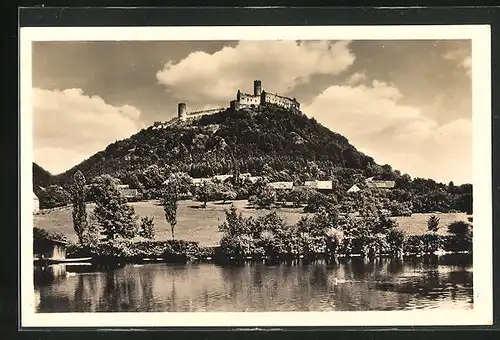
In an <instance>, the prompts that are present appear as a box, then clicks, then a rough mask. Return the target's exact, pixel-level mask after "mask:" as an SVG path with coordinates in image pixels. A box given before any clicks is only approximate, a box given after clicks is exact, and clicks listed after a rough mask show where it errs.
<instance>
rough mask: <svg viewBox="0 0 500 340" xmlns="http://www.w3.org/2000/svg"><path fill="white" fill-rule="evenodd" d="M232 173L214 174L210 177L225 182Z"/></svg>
mask: <svg viewBox="0 0 500 340" xmlns="http://www.w3.org/2000/svg"><path fill="white" fill-rule="evenodd" d="M232 177H233V175H215V176H213V177H212V180H215V181H219V182H225V181H226V180H228V179H229V178H232Z"/></svg>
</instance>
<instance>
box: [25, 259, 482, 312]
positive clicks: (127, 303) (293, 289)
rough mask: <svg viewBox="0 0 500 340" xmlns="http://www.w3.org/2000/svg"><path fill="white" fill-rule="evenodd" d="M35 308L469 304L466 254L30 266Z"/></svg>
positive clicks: (428, 306)
mask: <svg viewBox="0 0 500 340" xmlns="http://www.w3.org/2000/svg"><path fill="white" fill-rule="evenodd" d="M34 278H35V297H36V304H35V305H36V311H37V312H43V313H46V312H118V311H119V312H198V311H200V312H201V311H209V312H216V311H224V312H243V311H248V312H266V311H370V310H414V309H434V308H460V309H471V308H472V305H473V292H472V259H471V258H470V257H469V256H467V255H446V256H441V257H439V258H437V257H431V258H418V259H411V260H410V259H405V260H402V259H375V260H367V259H361V258H353V259H340V260H337V261H335V263H331V264H327V263H325V262H324V261H318V262H314V263H309V264H305V263H302V262H294V263H288V264H278V265H268V264H266V263H246V264H242V265H224V266H221V265H216V264H206V263H200V264H187V265H173V264H163V263H162V264H145V265H125V266H122V267H119V268H98V267H94V266H72V265H53V266H48V267H44V268H38V267H37V268H35V270H34Z"/></svg>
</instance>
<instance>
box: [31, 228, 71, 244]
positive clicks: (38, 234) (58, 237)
mask: <svg viewBox="0 0 500 340" xmlns="http://www.w3.org/2000/svg"><path fill="white" fill-rule="evenodd" d="M33 239H38V240H53V241H63V242H68V239H67V237H66V235H64V234H62V233H58V232H55V231H51V230H45V229H41V228H38V227H33Z"/></svg>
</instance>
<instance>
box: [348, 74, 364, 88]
mask: <svg viewBox="0 0 500 340" xmlns="http://www.w3.org/2000/svg"><path fill="white" fill-rule="evenodd" d="M365 79H366V73H364V72H356V73H353V74H351V75H350V76H349V78H347V84H349V85H354V84H359V83H361V82H362V81H363V80H365Z"/></svg>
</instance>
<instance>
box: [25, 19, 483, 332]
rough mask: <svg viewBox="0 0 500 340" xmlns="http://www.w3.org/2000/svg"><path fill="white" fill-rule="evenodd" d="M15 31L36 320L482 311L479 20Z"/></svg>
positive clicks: (30, 314)
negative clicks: (18, 40) (387, 24)
mask: <svg viewBox="0 0 500 340" xmlns="http://www.w3.org/2000/svg"><path fill="white" fill-rule="evenodd" d="M20 36H21V111H20V117H21V118H20V121H21V123H20V125H21V132H22V136H21V144H22V149H21V155H22V170H21V176H22V179H21V190H22V207H21V214H22V222H21V230H20V234H21V249H22V251H21V254H20V256H21V270H22V274H21V283H22V287H21V315H22V324H23V325H26V326H65V327H71V326H249V325H251V326H273V325H274V326H287V325H288V326H298V325H355V326H363V325H410V326H411V325H455V324H456V325H462V324H464V325H465V324H478V325H479V324H481V325H482V324H491V322H492V282H491V276H492V273H491V271H492V266H491V261H492V259H491V256H492V250H491V235H492V222H491V197H490V195H491V193H490V191H491V182H490V181H491V173H490V169H491V163H490V162H491V159H490V148H491V145H490V144H491V142H490V129H491V125H490V117H491V111H490V97H489V96H490V73H489V72H490V68H489V67H490V66H489V63H490V59H489V58H490V55H489V48H490V47H489V44H490V39H489V27H488V26H463V27H457V26H439V27H437V26H435V27H432V26H413V27H412V26H407V27H404V26H402V27H381V26H379V27H377V26H373V27H334V26H331V27H323V28H318V27H274V28H269V27H204V28H202V27H198V28H196V27H175V28H174V27H170V28H169V27H157V28H145V27H142V28H114V29H107V28H62V27H61V28H23V29H21V35H20ZM291 312H292V313H291ZM143 313H147V314H143ZM143 315H147V316H146V317H143ZM83 316H85V317H83Z"/></svg>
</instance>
